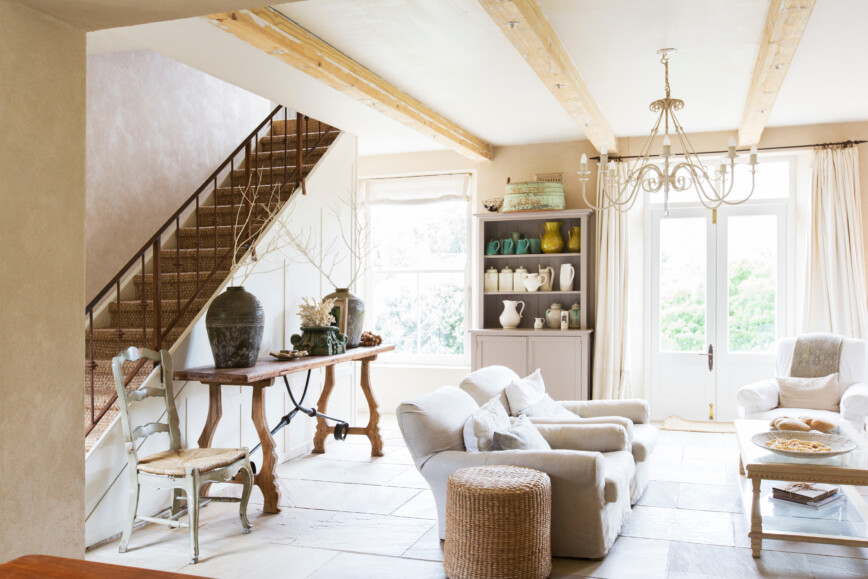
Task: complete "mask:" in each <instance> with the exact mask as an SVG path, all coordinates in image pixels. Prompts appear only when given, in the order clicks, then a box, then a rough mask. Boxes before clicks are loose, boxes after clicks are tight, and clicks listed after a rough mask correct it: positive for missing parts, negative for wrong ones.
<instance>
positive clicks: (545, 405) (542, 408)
mask: <svg viewBox="0 0 868 579" xmlns="http://www.w3.org/2000/svg"><path fill="white" fill-rule="evenodd" d="M523 414H524V415H525V416H531V417H533V418H563V419H566V420H570V421H573V420H575V419H576V415H575V414H573V413H572V412H570V411H569V410H567V409H566V408H564V407H563V406H561V405H560V404H558V403H557V402H555V401H554V400H552V397H551V396H549V395H548V394H543V397H542V398H541V399H540V401H539V402H537V403H536V404H534V405H532V406H529V407H528V408H525V409H524V412H523Z"/></svg>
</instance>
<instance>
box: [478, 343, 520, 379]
mask: <svg viewBox="0 0 868 579" xmlns="http://www.w3.org/2000/svg"><path fill="white" fill-rule="evenodd" d="M472 362H473V369H474V370H478V369H479V368H484V367H486V366H495V365H499V366H506V367H507V368H509V369H511V370H512V371H513V372H515V373H516V374H518V375H519V376H522V377H524V376H527V374H528V372H527V338H524V337H520V336H516V337H504V336H476V345H475V347H474V349H473V360H472Z"/></svg>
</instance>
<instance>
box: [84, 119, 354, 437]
mask: <svg viewBox="0 0 868 579" xmlns="http://www.w3.org/2000/svg"><path fill="white" fill-rule="evenodd" d="M339 134H340V131H339V130H338V129H335V128H334V127H330V126H328V125H326V124H324V123H321V122H319V121H316V120H312V119H309V118H307V117H304V116H302V115H301V114H290V112H289V111H288V110H287V109H286V108H285V107H283V106H278V107H277V108H276V109H274V111H272V113H271V114H270V115H269V116H268V117H266V118H265V120H264V121H262V123H260V125H259V126H258V127H256V129H254V130H253V132H252V133H251V134H250V135H249V136H248V137H247V138H246V139H245V140H244V141H243V142H242V143H241V144H240V145H239V146H238V147H237V148H236V149H235V151H233V152H232V154H230V155H229V157H227V159H226V160H225V161H224V162H223V163H222V164H221V165H220V166H219V167H218V168H217V169H216V170H215V171H214V173H213V174H212V175H211V176H210V177H208V179H206V180H205V182H204V183H203V184H202V186H201V187H200V188H199V189H198V190H197V191H196V192H195V193H194V194H193V195H192V196H191V197H190V198H189V199H188V200H187V201H186V202H185V203H184V204H183V205H182V206H181V207H180V208H179V209H178V210H177V211H176V212H175V214H174V215H172V217H171V218H170V219H169V220H168V221H167V222H166V223H165V224H164V225H163V226H162V227H161V228H160V229H159V230H158V231H157V233H155V234H154V236H153V237H152V238H151V240H150V241H148V243H146V244H145V246H144V247H143V248H142V249H141V250H140V251H139V252H138V253H137V254H136V255H135V256H133V258H132V259H131V260H130V261H129V262H128V263H127V265H126V266H125V267H124V268H123V269H122V270H121V271H120V272H118V274H117V275H116V276H115V277H114V278H113V279H112V281H111V282H110V283H109V284H108V285H107V286H106V287H105V288H104V289H103V290H102V291H101V292H99V293H98V294H97V296H96V298H95V299H94V300H93V301H92V302H91V303H90V304H89V305H88V306H87V308H85V341H86V351H85V360H86V366H85V417H84V419H85V420H84V425H85V449H86V451H90V449H91V448H93V446H94V444H96V442H97V441H98V440H99V438H100V437H101V436H102V434H103V433H104V432H105V431H106V430H107V429H108V427H109V426H110V425H111V424H112V422H113V421H114V418H115V417H116V416H117V390H116V389H115V384H114V378H113V376H112V370H111V359H112V357H114V356H116V355H117V354H118V352H120V351H121V350H122V349H124V348H127V347H129V346H137V347H149V348H154V349H157V350H159V349H161V348H166V349H168V348H170V347H171V346H172V345H173V344H174V343H175V342H176V341H177V340H178V338H179V337H180V336H181V334H182V333H183V332H184V331H185V330H186V329H187V327H188V326H189V325H190V324H191V323H192V322H193V320H194V319H196V317H197V315H198V314H199V312H200V311H201V310H202V308H203V307H204V306H205V304H207V303H208V301H209V300H210V299H211V297H212V296H213V294H214V293H215V292H216V291H217V289H218V288H219V287H220V286H221V284H222V283H223V282H224V281H225V280H226V278H227V277H228V275H229V273H230V269H231V265H232V262H233V254H234V255H235V256H236V257H239V258H240V257H241V256H243V255H244V254H246V253H247V252H248V250H249V249H250V247H251V246H255V241H256V238H257V237H258V235H259V234H260V233H261V232H262V230H263V229H264V228H265V227H266V226H267V225H268V224H269V223H270V221H269V216H273V215H275V214H276V212H277V211H279V209H280V208H281V207H282V206H283V205H284V204H285V203H286V202H287V201H288V200H289V199H290V198H291V197H292V196H293V195H297V194H302V192H303V189H304V178H305V177H306V176H307V174H308V173H309V172H310V171H311V169H313V168H314V166H315V165H316V164H317V162H318V161H319V160H320V159H321V158H322V156H323V155H324V154H325V152H326V151H327V150H328V148H329V146H330V145H331V144H332V142H334V140H335V139H336V138H337V136H338V135H339ZM299 168H300V169H301V170H299ZM305 193H306V191H305ZM152 368H153V366H151V365H150V363H148V364H143V363H141V362H137V363H126V364H124V382H125V384H126V387H127V389H128V390H133V389H136V388H138V387H139V386H141V385H142V383H143V382H144V381H145V379H146V378H147V376H148V374H149V373H150V371H151V370H152Z"/></svg>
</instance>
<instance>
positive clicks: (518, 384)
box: [505, 368, 546, 416]
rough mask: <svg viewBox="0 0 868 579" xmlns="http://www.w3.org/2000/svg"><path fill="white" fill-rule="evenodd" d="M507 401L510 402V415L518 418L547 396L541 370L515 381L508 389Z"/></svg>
mask: <svg viewBox="0 0 868 579" xmlns="http://www.w3.org/2000/svg"><path fill="white" fill-rule="evenodd" d="M505 392H506V399H507V401H508V402H509V413H510V414H511V415H512V416H518V415H519V414H521V413H522V412H524V411H525V409H527V408H528V407H530V406H533V405H534V404H536V403H537V402H539V401H540V400H542V398H543V396H545V394H546V385H545V382H543V379H542V374H541V373H540V369H539V368H537V369H536V370H534V372H533V374H531V375H530V376H525V377H524V378H519V379H518V380H513V381H512V382H510V383H509V386H507V387H506V390H505Z"/></svg>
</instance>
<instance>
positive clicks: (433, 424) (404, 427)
mask: <svg viewBox="0 0 868 579" xmlns="http://www.w3.org/2000/svg"><path fill="white" fill-rule="evenodd" d="M478 408H479V406H478V405H477V404H476V402H474V401H473V398H471V397H470V395H469V394H468V393H467V392H464V391H462V390H459V389H458V388H456V387H455V386H444V387H443V388H439V389H437V390H435V391H434V392H429V393H428V394H423V395H422V396H417V397H416V398H412V399H410V400H407V401H406V402H402V403H401V404H400V405H399V406H398V410H397V413H396V414H397V418H398V427H399V428H400V429H401V435H402V436H403V437H404V442H405V443H406V444H407V448H408V449H409V450H410V454H411V455H412V456H413V461H414V462H415V463H416V467H417V468H420V469H421V468H422V465H424V464H425V462H426V461H427V460H428V459H429V458H431V457H432V456H434V455H435V454H437V453H438V452H442V451H444V450H464V423H465V422H467V418H468V417H469V416H470V415H471V414H473V413H474V412H475V411H476V410H477V409H478Z"/></svg>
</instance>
